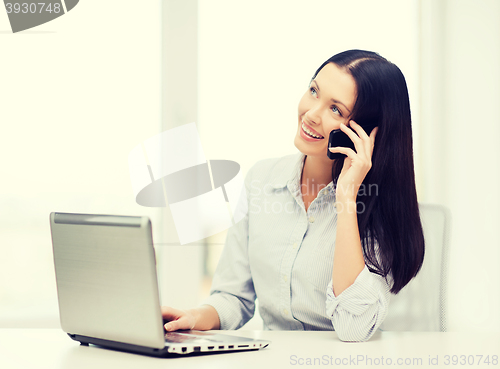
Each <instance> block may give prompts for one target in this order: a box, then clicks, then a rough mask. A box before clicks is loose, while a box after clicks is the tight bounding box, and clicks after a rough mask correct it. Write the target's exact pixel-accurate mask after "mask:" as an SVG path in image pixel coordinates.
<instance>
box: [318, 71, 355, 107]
mask: <svg viewBox="0 0 500 369" xmlns="http://www.w3.org/2000/svg"><path fill="white" fill-rule="evenodd" d="M313 82H314V83H315V84H316V88H317V89H318V91H321V90H320V88H319V85H318V82H316V80H315V79H313ZM330 100H331V101H333V102H334V103H335V104H340V105H343V106H344V108H345V109H346V110H347V111H348V112H349V114H350V113H351V111H350V110H349V109H347V106H345V104H344V103H343V102H342V101H338V100H335V99H333V98H332V99H330Z"/></svg>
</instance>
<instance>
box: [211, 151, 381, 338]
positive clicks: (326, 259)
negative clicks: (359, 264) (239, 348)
mask: <svg viewBox="0 0 500 369" xmlns="http://www.w3.org/2000/svg"><path fill="white" fill-rule="evenodd" d="M304 159H305V155H304V154H302V153H299V154H294V155H289V156H285V157H283V158H278V159H267V160H262V161H260V162H258V163H257V164H255V165H254V166H253V167H252V168H251V169H250V170H249V172H248V174H247V176H246V178H245V186H246V190H247V200H248V213H247V215H246V216H245V217H244V218H243V219H242V220H241V221H239V222H238V223H237V224H236V225H233V227H232V228H230V229H229V230H228V233H227V239H226V244H225V247H224V250H223V252H222V255H221V258H220V260H219V264H218V266H217V269H216V272H215V275H214V278H213V283H212V289H211V292H210V296H209V297H208V298H207V299H206V300H205V301H204V302H203V303H204V304H208V305H211V306H213V307H214V308H215V309H216V310H217V313H218V314H219V320H220V328H221V329H238V328H240V327H241V326H243V325H244V324H245V323H246V322H247V321H248V320H249V319H250V318H251V317H252V316H253V314H254V310H255V299H256V298H258V299H259V312H260V315H261V317H262V320H263V322H264V327H263V328H264V329H265V330H335V331H337V335H338V337H339V338H340V339H341V340H343V341H365V340H368V339H369V338H370V337H371V336H372V335H373V333H375V331H376V330H377V328H378V327H379V326H380V324H381V323H382V321H383V320H384V318H385V316H386V313H387V308H388V304H389V296H390V293H389V289H390V285H389V284H390V282H388V281H386V280H385V278H383V277H381V276H379V275H377V274H375V273H371V272H370V271H369V270H368V268H367V267H366V266H365V267H364V269H363V270H362V271H361V273H360V274H359V275H358V277H357V278H356V280H355V282H354V283H353V284H352V285H351V286H349V287H348V288H346V289H345V290H344V291H343V292H342V293H340V294H339V295H338V296H335V295H334V293H333V289H332V281H331V278H332V268H333V251H334V248H335V238H336V230H337V212H336V208H335V206H334V203H335V191H334V187H333V183H332V182H330V183H329V184H328V185H327V186H326V187H324V188H323V189H322V190H321V191H319V193H318V195H317V197H316V198H315V199H314V201H312V202H311V204H310V206H309V208H308V209H307V211H306V210H305V206H304V203H303V201H302V195H301V191H300V176H301V173H302V168H303V165H304Z"/></svg>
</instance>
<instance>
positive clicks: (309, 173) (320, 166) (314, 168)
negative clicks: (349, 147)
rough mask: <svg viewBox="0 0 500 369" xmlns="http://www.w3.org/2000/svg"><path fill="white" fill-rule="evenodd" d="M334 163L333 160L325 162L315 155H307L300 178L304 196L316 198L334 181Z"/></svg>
mask: <svg viewBox="0 0 500 369" xmlns="http://www.w3.org/2000/svg"><path fill="white" fill-rule="evenodd" d="M332 165H333V161H330V162H325V161H324V160H320V159H319V158H316V157H314V156H306V158H305V161H304V167H303V168H302V175H301V178H300V184H301V187H300V188H301V191H302V196H308V197H311V196H312V198H315V197H316V195H317V194H318V192H319V191H321V189H322V188H324V187H326V186H327V185H328V184H329V183H330V182H331V181H332Z"/></svg>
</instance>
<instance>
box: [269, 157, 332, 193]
mask: <svg viewBox="0 0 500 369" xmlns="http://www.w3.org/2000/svg"><path fill="white" fill-rule="evenodd" d="M305 158H306V155H305V154H303V153H301V152H299V153H297V154H294V155H289V156H286V157H284V158H283V160H280V162H279V163H278V165H277V166H276V167H275V168H274V169H273V171H274V176H273V177H272V178H271V181H270V184H271V186H272V187H273V188H274V189H276V190H278V189H282V188H284V187H288V189H289V190H290V191H291V192H292V193H293V192H296V191H298V190H299V188H300V177H301V176H302V169H303V168H304V161H305ZM324 191H325V192H326V191H328V192H334V187H333V182H330V183H329V184H328V185H327V186H326V188H325V189H324Z"/></svg>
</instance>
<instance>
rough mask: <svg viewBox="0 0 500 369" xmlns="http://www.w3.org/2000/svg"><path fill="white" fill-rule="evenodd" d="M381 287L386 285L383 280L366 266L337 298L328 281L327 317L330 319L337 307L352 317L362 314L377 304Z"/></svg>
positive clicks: (331, 284) (331, 283)
mask: <svg viewBox="0 0 500 369" xmlns="http://www.w3.org/2000/svg"><path fill="white" fill-rule="evenodd" d="M380 279H382V281H381V280H380ZM383 285H386V282H385V279H384V278H383V277H381V276H378V275H374V274H373V273H371V272H370V271H369V270H368V267H367V266H366V265H365V267H364V268H363V270H362V271H361V272H360V273H359V275H358V276H357V277H356V279H355V281H354V283H353V284H352V285H350V286H349V287H347V288H346V289H345V290H344V291H342V292H341V293H340V294H339V295H338V296H335V294H334V293H333V282H332V280H330V283H329V284H328V287H327V290H326V307H327V309H326V312H327V314H328V316H329V317H332V315H333V314H334V312H335V310H336V309H337V307H338V306H339V305H340V307H342V309H343V310H345V311H347V312H349V313H351V314H353V315H361V314H363V313H364V312H365V311H366V310H367V309H368V308H369V307H370V306H372V305H373V304H375V303H377V300H378V299H379V296H380V290H381V289H382V288H383ZM384 292H385V291H384Z"/></svg>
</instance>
